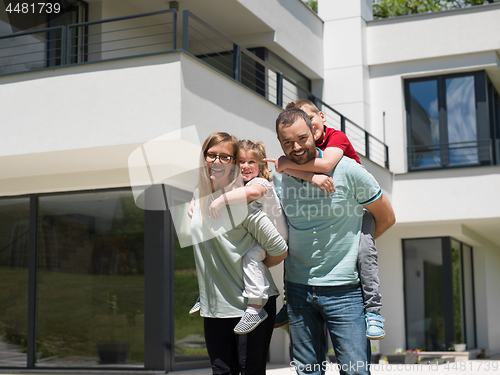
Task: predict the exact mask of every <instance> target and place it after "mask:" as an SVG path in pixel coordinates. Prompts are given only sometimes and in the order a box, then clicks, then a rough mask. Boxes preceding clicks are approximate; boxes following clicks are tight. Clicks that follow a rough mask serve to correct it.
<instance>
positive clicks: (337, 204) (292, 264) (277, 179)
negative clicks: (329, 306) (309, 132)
mask: <svg viewBox="0 0 500 375" xmlns="http://www.w3.org/2000/svg"><path fill="white" fill-rule="evenodd" d="M320 157H321V155H320ZM327 175H329V176H330V177H332V178H333V183H334V185H335V191H334V192H333V193H331V194H326V193H324V192H323V191H322V190H321V189H320V188H318V187H316V186H315V185H314V184H312V183H310V182H308V181H304V180H301V179H299V178H295V177H292V176H290V175H287V174H278V173H274V185H275V187H276V192H277V194H278V196H279V198H280V199H281V203H282V205H283V209H284V212H285V214H286V217H287V221H288V225H289V243H288V248H289V250H288V257H287V259H286V262H285V267H286V279H287V280H288V281H291V282H293V283H298V284H304V285H328V286H340V285H352V284H358V283H359V278H358V271H357V267H356V261H357V258H358V249H359V241H360V234H361V223H362V220H363V206H364V205H366V204H369V203H372V202H374V201H375V200H377V199H378V198H379V197H380V196H381V195H382V191H381V189H380V186H379V185H378V183H377V181H376V180H375V178H374V177H373V176H372V175H371V174H370V173H368V172H367V171H366V169H365V168H364V167H363V166H361V165H360V164H358V163H356V162H355V161H354V160H352V159H349V158H347V157H345V156H344V157H343V158H342V159H341V160H340V161H339V163H338V164H337V166H336V167H335V169H333V170H332V171H330V172H329V173H327Z"/></svg>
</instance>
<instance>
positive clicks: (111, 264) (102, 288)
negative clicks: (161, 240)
mask: <svg viewBox="0 0 500 375" xmlns="http://www.w3.org/2000/svg"><path fill="white" fill-rule="evenodd" d="M37 227H38V233H37V238H38V241H37V254H38V257H37V290H36V297H37V305H36V306H37V307H36V345H35V346H36V366H50V367H54V366H60V367H73V366H76V367H92V366H98V365H110V364H113V365H119V364H129V365H130V364H133V365H138V366H143V363H144V211H143V210H141V209H139V208H138V207H137V206H136V205H135V202H134V199H133V196H132V193H131V192H130V191H107V192H95V193H94V192H93V193H79V194H64V195H51V196H42V197H40V198H39V200H38V218H37Z"/></svg>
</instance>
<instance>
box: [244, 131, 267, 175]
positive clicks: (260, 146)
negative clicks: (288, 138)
mask: <svg viewBox="0 0 500 375" xmlns="http://www.w3.org/2000/svg"><path fill="white" fill-rule="evenodd" d="M241 150H245V151H251V152H253V153H254V155H255V158H256V159H257V162H258V163H259V174H258V176H257V177H262V178H265V179H266V180H268V181H272V180H273V177H272V176H271V172H270V171H269V168H268V167H267V162H265V161H264V159H265V158H266V157H267V156H266V149H265V147H264V143H262V142H252V141H249V140H243V141H240V151H241Z"/></svg>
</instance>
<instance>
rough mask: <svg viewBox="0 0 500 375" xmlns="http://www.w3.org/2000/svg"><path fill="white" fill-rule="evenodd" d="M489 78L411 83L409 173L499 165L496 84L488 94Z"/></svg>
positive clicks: (456, 77) (458, 77)
mask: <svg viewBox="0 0 500 375" xmlns="http://www.w3.org/2000/svg"><path fill="white" fill-rule="evenodd" d="M486 80H487V78H486V75H485V72H476V73H467V74H461V75H445V76H438V77H430V78H419V79H413V80H407V81H406V82H405V97H406V114H407V126H408V169H409V170H420V169H433V168H450V167H465V166H474V165H491V164H493V163H494V150H495V139H497V137H498V134H496V133H495V132H494V131H493V126H492V124H493V121H494V117H492V116H491V112H492V110H491V109H490V110H489V112H490V114H489V113H488V108H487V96H488V97H493V96H494V94H496V91H495V90H494V88H493V86H492V85H491V84H490V87H491V90H490V92H491V93H490V94H489V95H487V91H486V84H487V82H486ZM488 100H489V101H490V102H491V101H492V100H493V98H491V99H490V98H488Z"/></svg>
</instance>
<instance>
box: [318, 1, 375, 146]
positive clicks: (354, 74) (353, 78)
mask: <svg viewBox="0 0 500 375" xmlns="http://www.w3.org/2000/svg"><path fill="white" fill-rule="evenodd" d="M318 11H319V15H320V17H321V18H323V20H324V21H325V27H324V37H323V48H324V54H325V87H324V95H323V100H324V101H325V102H326V103H328V104H329V105H331V106H332V107H334V108H335V109H336V110H337V111H339V112H340V113H342V114H343V115H344V116H346V117H348V118H349V119H350V120H352V121H354V122H355V123H356V124H358V125H359V126H361V127H364V128H365V129H367V130H368V131H369V130H370V91H369V84H368V78H369V74H368V66H367V62H366V61H367V60H366V22H367V21H369V20H371V19H372V18H373V16H372V12H371V1H369V0H356V1H349V2H346V1H342V0H328V1H326V0H320V1H319V3H318ZM379 138H380V137H379Z"/></svg>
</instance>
